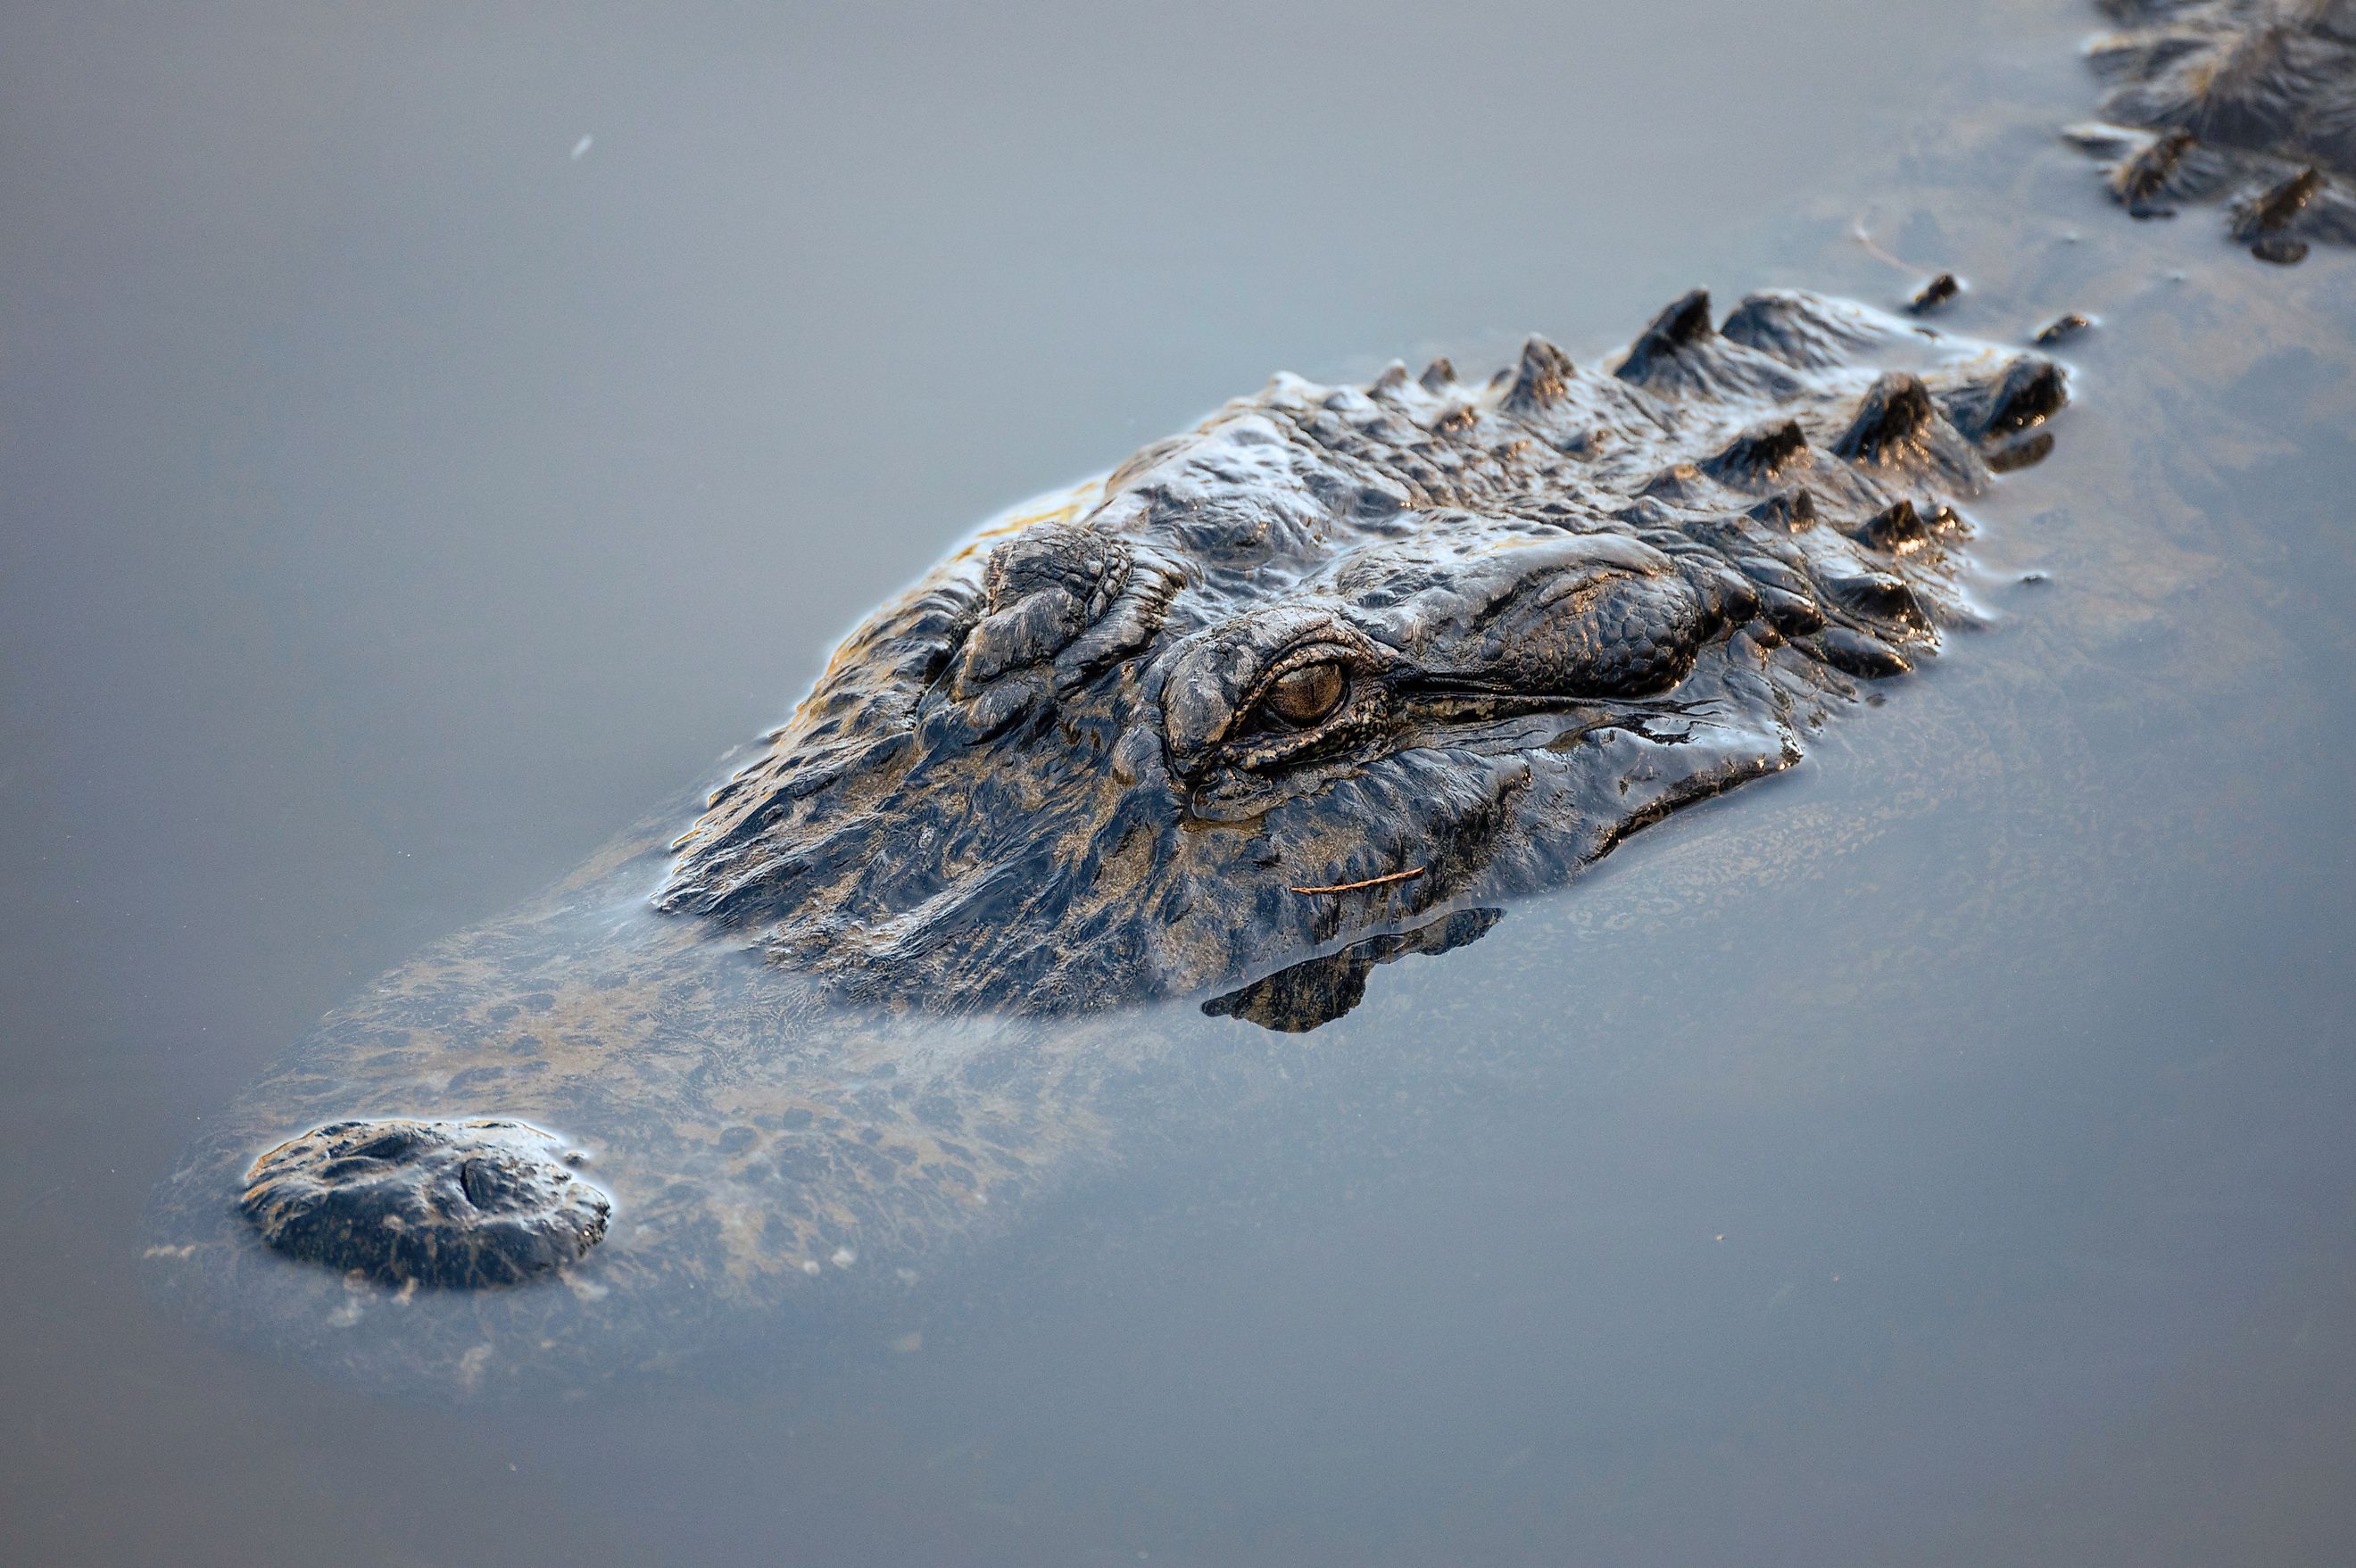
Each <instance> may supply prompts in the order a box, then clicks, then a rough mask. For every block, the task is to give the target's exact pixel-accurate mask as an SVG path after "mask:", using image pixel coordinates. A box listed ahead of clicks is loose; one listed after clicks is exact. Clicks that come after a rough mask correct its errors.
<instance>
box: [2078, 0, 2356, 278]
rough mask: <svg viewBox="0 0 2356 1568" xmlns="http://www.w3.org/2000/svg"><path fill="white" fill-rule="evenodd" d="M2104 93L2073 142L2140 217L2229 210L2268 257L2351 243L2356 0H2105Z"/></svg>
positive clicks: (2100, 62)
mask: <svg viewBox="0 0 2356 1568" xmlns="http://www.w3.org/2000/svg"><path fill="white" fill-rule="evenodd" d="M2102 6H2103V9H2104V12H2105V13H2106V14H2107V15H2108V16H2110V17H2111V19H2112V20H2114V21H2115V22H2116V23H2118V24H2119V28H2118V30H2117V31H2115V32H2112V33H2108V34H2104V36H2102V37H2100V38H2095V39H2094V41H2093V43H2092V44H2090V45H2089V46H2088V48H2087V58H2088V59H2089V60H2090V61H2091V62H2092V64H2093V66H2094V70H2095V72H2096V73H2097V74H2098V75H2099V76H2100V77H2102V78H2103V79H2104V81H2107V82H2108V83H2109V84H2110V85H2109V87H2108V88H2107V90H2106V91H2104V94H2103V97H2102V100H2101V103H2100V106H2099V109H2098V113H2100V114H2101V115H2102V119H2101V120H2100V121H2097V122H2094V123H2090V124H2083V125H2076V126H2072V127H2071V128H2070V130H2069V132H2068V133H2067V134H2068V135H2069V137H2070V139H2071V140H2072V142H2074V143H2075V144H2076V145H2078V146H2080V147H2081V148H2083V149H2084V150H2085V151H2086V152H2088V153H2090V154H2092V155H2094V156H2096V157H2098V158H2100V159H2101V160H2103V164H2104V177H2105V178H2106V180H2107V181H2108V184H2109V187H2110V190H2111V193H2112V195H2113V196H2115V198H2117V199H2118V200H2119V201H2120V203H2121V204H2123V205H2124V206H2125V207H2126V209H2127V210H2128V211H2129V212H2131V213H2133V214H2135V215H2136V217H2138V218H2153V217H2165V216H2172V215H2173V212H2174V209H2175V204H2176V203H2178V202H2180V201H2222V202H2223V203H2224V204H2225V207H2226V209H2227V212H2228V214H2229V218H2228V224H2229V230H2230V232H2231V233H2232V235H2233V238H2234V240H2236V241H2237V242H2241V243H2243V244H2245V245H2247V246H2248V247H2249V249H2250V252H2251V253H2252V254H2254V255H2255V256H2257V257H2258V258H2259V259H2260V260H2262V261H2268V262H2275V263H2284V264H2288V263H2296V262H2298V261H2302V260H2304V259H2305V258H2306V256H2307V253H2308V247H2309V242H2312V241H2325V242H2332V243H2337V244H2351V243H2356V0H2102Z"/></svg>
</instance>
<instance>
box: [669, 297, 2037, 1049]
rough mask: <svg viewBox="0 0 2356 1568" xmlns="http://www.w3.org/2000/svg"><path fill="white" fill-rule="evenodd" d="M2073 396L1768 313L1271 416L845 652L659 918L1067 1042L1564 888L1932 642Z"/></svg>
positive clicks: (1062, 524) (1537, 343) (1835, 315)
mask: <svg viewBox="0 0 2356 1568" xmlns="http://www.w3.org/2000/svg"><path fill="white" fill-rule="evenodd" d="M2060 403H2061V378H2060V374H2059V372H2058V371H2056V370H2055V368H2054V367H2053V366H2052V365H2051V363H2050V362H2048V361H2045V360H2040V359H2037V358H2035V357H2033V356H2024V355H2007V354H2004V353H2000V352H1997V351H1994V350H1990V349H1986V348H1984V347H1983V346H1980V345H1975V344H1969V343H1965V342H1962V341H1959V340H1955V339H1950V338H1940V337H1938V336H1937V335H1936V334H1932V333H1928V332H1925V331H1923V330H1922V329H1920V328H1912V327H1906V326H1901V324H1899V323H1897V322H1895V321H1893V320H1890V319H1889V318H1887V317H1879V316H1876V315H1874V314H1872V313H1869V312H1866V311H1863V310H1860V309H1858V308H1856V307H1853V306H1845V305H1839V304H1836V303H1833V302H1829V301H1826V300H1821V299H1817V298H1815V297H1812V296H1807V295H1796V294H1772V295H1758V296H1754V297H1752V298H1751V299H1749V300H1746V301H1744V302H1743V304H1742V305H1741V306H1740V307H1739V308H1738V309H1737V310H1736V311H1735V312H1734V313H1733V315H1732V316H1731V317H1729V318H1728V319H1727V320H1726V321H1725V323H1724V324H1723V325H1722V326H1719V327H1713V325H1712V322H1711V317H1710V311H1709V303H1708V296H1707V295H1703V294H1701V293H1699V292H1698V291H1697V292H1696V293H1694V294H1692V295H1687V296H1686V297H1685V298H1683V299H1681V300H1679V301H1677V302H1676V304H1674V305H1673V306H1670V307H1669V308H1668V309H1667V310H1666V311H1665V312H1664V313H1663V314H1662V315H1661V316H1660V317H1659V318H1658V319H1656V320H1655V322H1654V323H1653V324H1652V326H1651V327H1650V328H1648V329H1647V330H1646V332H1645V333H1644V336H1643V337H1642V338H1640V339H1639V340H1638V341H1637V342H1636V343H1635V345H1634V346H1633V348H1631V349H1629V350H1627V351H1626V352H1625V353H1624V354H1622V355H1621V356H1619V357H1618V358H1617V359H1616V360H1614V361H1613V362H1612V364H1611V365H1610V367H1609V368H1607V369H1604V370H1600V371H1599V370H1593V369H1588V368H1583V367H1574V366H1573V365H1572V363H1571V362H1570V360H1569V359H1568V358H1567V357H1566V356H1565V355H1564V354H1563V353H1562V352H1561V351H1560V350H1558V349H1556V348H1554V347H1553V346H1552V345H1550V344H1548V343H1547V342H1545V341H1544V340H1543V339H1536V338H1534V339H1532V340H1531V341H1530V343H1529V344H1528V346H1527V348H1526V350H1525V351H1524V353H1523V355H1522V358H1521V360H1520V363H1519V364H1518V365H1517V366H1515V367H1514V368H1513V369H1512V370H1510V371H1501V372H1499V374H1498V375H1497V376H1496V377H1495V378H1494V379H1493V380H1491V381H1488V382H1487V383H1486V384H1485V385H1466V384H1464V383H1462V382H1460V381H1459V380H1458V379H1457V377H1456V375H1455V374H1454V372H1453V371H1452V370H1451V368H1450V366H1449V365H1448V364H1447V362H1446V361H1444V360H1443V361H1440V362H1437V363H1435V364H1433V365H1432V366H1431V368H1430V369H1429V370H1427V371H1424V372H1423V374H1422V375H1421V376H1420V377H1416V378H1412V379H1411V378H1410V377H1409V376H1408V372H1407V371H1406V368H1405V367H1404V366H1394V367H1393V368H1392V369H1391V370H1389V371H1387V372H1385V373H1384V374H1383V375H1382V376H1381V377H1379V378H1378V379H1377V380H1376V381H1374V382H1373V383H1372V384H1370V385H1367V386H1365V387H1343V388H1331V387H1323V386H1316V385H1312V384H1311V383H1309V382H1306V381H1301V380H1298V379H1295V378H1291V377H1280V378H1279V379H1278V380H1277V381H1275V382H1273V383H1272V384H1271V385H1270V386H1269V388H1268V390H1267V391H1266V392H1263V393H1261V394H1260V395H1259V396H1258V397H1256V398H1251V399H1248V400H1242V401H1238V402H1237V403H1230V404H1229V405H1228V406H1227V407H1226V408H1225V409H1223V410H1222V411H1220V412H1219V413H1216V414H1215V415H1214V416H1213V417H1211V418H1210V419H1208V420H1207V421H1205V423H1204V424H1202V425H1200V426H1199V427H1198V428H1196V429H1195V430H1194V431H1192V432H1190V433H1188V434H1186V435H1182V436H1179V437H1176V438H1174V439H1172V440H1168V441H1164V442H1161V443H1158V444H1156V445H1154V446H1149V447H1147V448H1146V449H1145V450H1144V451H1142V452H1141V453H1139V454H1138V455H1137V456H1134V457H1132V458H1130V460H1129V461H1128V462H1127V463H1125V464H1124V465H1122V466H1121V467H1119V469H1118V470H1116V471H1115V472H1113V473H1112V474H1111V475H1110V476H1109V477H1108V478H1105V479H1103V480H1101V481H1099V482H1092V483H1090V484H1088V485H1085V486H1082V487H1080V488H1079V489H1077V490H1076V491H1075V492H1072V493H1071V494H1070V495H1068V496H1067V497H1066V498H1065V499H1063V501H1062V503H1061V504H1059V505H1054V506H1050V507H1047V508H1044V509H1042V510H1034V511H1033V512H1032V513H1029V514H1025V515H1022V516H1018V517H1016V518H1014V519H1012V520H1010V521H1006V522H1004V523H1001V525H999V526H998V527H995V528H991V529H986V530H984V531H983V532H982V533H981V535H980V536H979V537H978V538H976V539H975V540H974V541H972V542H969V544H968V545H967V546H966V547H965V548H964V549H963V550H961V551H960V552H958V553H957V554H955V555H953V556H952V557H951V558H950V559H949V560H948V562H947V563H946V564H943V565H942V566H941V567H939V568H938V569H937V570H936V571H935V572H934V573H933V574H932V575H930V576H928V577H926V579H924V580H923V581H922V582H921V583H919V584H918V585H916V587H915V588H913V589H912V590H910V591H909V592H908V593H907V594H906V595H905V596H903V597H901V598H900V599H898V600H897V601H895V602H894V603H892V604H890V605H888V606H886V607H884V608H883V609H882V610H880V611H879V612H877V613H876V614H875V615H874V616H873V617H872V618H870V619H869V620H868V621H867V622H866V623H865V624H864V625H862V626H861V627H860V628H858V629H857V630H856V631H855V632H854V633H853V634H852V635H851V638H850V639H848V640H847V641H846V642H845V643H844V644H843V646H842V647H841V650H838V651H837V653H836V654H835V656H834V658H833V660H832V661H831V663H830V667H829V668H828V670H827V671H826V673H825V675H824V676H823V677H822V678H821V679H820V680H819V682H818V685H817V687H816V689H815V690H814V691H813V692H812V693H810V694H809V696H808V697H807V698H806V699H805V700H804V701H803V702H802V703H801V704H800V706H799V707H798V710H797V711H796V713H795V714H794V715H793V718H792V720H791V721H790V722H789V723H788V724H787V725H785V726H784V727H783V728H781V729H780V730H778V731H776V732H775V734H774V735H773V736H772V737H771V742H770V746H769V749H768V750H767V752H766V755H764V756H763V757H760V759H759V760H757V761H756V762H755V763H754V764H753V765H752V766H750V767H748V768H744V770H743V771H742V772H740V773H739V774H738V775H737V776H736V777H735V778H734V779H733V780H732V781H731V782H729V783H728V784H727V785H726V786H725V787H724V788H723V789H721V790H720V791H719V792H718V793H717V794H716V795H715V796H714V797H713V798H712V800H711V802H710V810H709V811H708V812H707V814H706V815H705V816H704V817H703V818H702V819H701V821H700V822H698V823H697V824H696V825H695V826H694V828H693V829H692V830H691V832H689V833H688V835H687V836H686V837H685V838H684V839H683V840H682V841H681V843H680V846H679V847H680V850H681V851H682V853H681V854H680V858H679V860H678V862H677V863H676V865H675V866H674V868H673V869H672V872H671V874H670V875H669V880H668V883H667V884H666V886H664V888H663V889H662V891H661V893H660V894H659V898H658V903H659V907H660V908H663V909H664V910H667V911H669V912H672V913H675V914H680V915H686V916H691V917H695V918H700V919H702V920H706V921H711V922H715V923H717V924H719V925H720V926H723V927H725V928H729V929H735V930H738V931H741V932H744V933H746V934H747V935H748V936H750V937H751V938H753V939H754V940H756V941H757V942H758V944H759V945H760V946H761V947H762V948H763V949H764V950H766V952H767V954H768V955H769V956H770V957H771V958H773V959H774V960H776V961H778V962H780V963H783V964H786V965H787V966H789V967H792V968H795V969H798V970H802V971H806V972H811V973H813V974H815V975H817V976H819V977H820V978H822V979H823V980H825V981H827V982H829V983H831V984H832V985H833V986H835V987H837V988H838V989H839V990H840V991H841V992H842V993H846V994H848V995H850V996H851V997H854V998H856V999H859V1000H862V1001H866V1002H871V1003H879V1004H903V1003H905V1004H914V1005H917V1006H921V1007H926V1008H929V1009H940V1010H948V1011H958V1010H965V1009H971V1008H980V1007H988V1008H993V1009H1006V1010H1013V1011H1068V1010H1091V1009H1097V1008H1101V1007H1105V1006H1109V1005H1113V1004H1119V1003H1123V1002H1129V1001H1134V1000H1139V999H1142V998H1148V997H1153V996H1159V995H1169V994H1185V993H1199V992H1204V991H1207V990H1211V989H1214V988H1217V987H1221V986H1225V985H1229V984H1233V983H1238V982H1241V981H1244V980H1247V979H1248V978H1251V977H1253V976H1256V975H1263V974H1266V973H1267V972H1269V971H1270V970H1272V969H1275V968H1277V967H1279V966H1280V965H1283V964H1287V963H1292V962H1295V961H1299V960H1301V958H1302V957H1303V956H1304V955H1308V954H1312V953H1316V952H1319V951H1321V950H1331V949H1333V947H1335V946H1336V945H1337V944H1342V943H1347V942H1350V941H1354V940H1364V939H1365V938H1366V937H1367V936H1368V935H1369V934H1370V933H1379V932H1382V931H1386V930H1400V929H1411V928H1413V927H1416V926H1418V925H1420V924H1424V923H1427V922H1429V921H1430V920H1431V919H1433V918H1439V917H1440V915H1441V914H1443V913H1445V912H1446V911H1448V910H1451V909H1457V908H1469V907H1472V906H1474V905H1478V904H1482V903H1485V902H1489V901H1492V900H1494V899H1497V898H1500V897H1506V896H1508V895H1512V894H1515V893H1522V892H1527V891H1529V890H1532V889H1535V888H1538V887H1542V886H1548V885H1551V884H1554V883H1557V882H1559V881H1561V880H1562V879H1563V878H1564V877H1566V876H1567V875H1569V874H1570V873H1571V872H1572V871H1573V870H1574V869H1575V868H1577V867H1578V866H1579V865H1582V864H1584V863H1586V862H1588V861H1590V860H1592V859H1593V858H1595V857H1596V856H1597V855H1599V854H1602V853H1604V852H1605V851H1606V850H1608V849H1609V848H1610V847H1611V846H1612V843H1615V842H1616V841H1617V840H1618V839H1619V838H1620V837H1622V835H1624V834H1625V833H1627V832H1629V831H1631V830H1632V829H1633V828H1636V827H1638V826H1641V825H1643V824H1644V823H1646V822H1652V821H1655V820H1656V819H1658V818H1660V817H1661V816H1663V815H1664V814H1665V813H1666V812H1669V811H1674V810H1675V809H1676V808H1677V807H1678V806H1680V805H1683V804H1686V803H1687V802H1689V801H1693V800H1699V799H1702V798H1704V797H1706V796H1708V795H1712V794H1715V793H1717V792H1719V791H1720V790H1723V789H1728V788H1730V786H1733V785H1735V784H1739V783H1740V782H1742V781H1744V780H1746V779H1755V778H1758V777H1760V776H1762V775H1764V774H1768V773H1772V772H1774V771H1775V770H1777V769H1779V768H1783V767H1784V766H1786V765H1787V764H1788V763H1790V762H1791V761H1792V760H1794V757H1796V756H1797V755H1798V749H1799V728H1800V727H1801V726H1800V724H1799V722H1798V718H1797V715H1800V714H1804V713H1805V712H1807V711H1809V710H1810V709H1812V708H1813V707H1814V706H1815V705H1816V704H1817V703H1821V701H1822V700H1823V699H1824V698H1825V697H1826V695H1827V694H1833V695H1837V694H1841V693H1847V692H1849V691H1850V690H1852V689H1853V682H1855V681H1858V680H1872V679H1877V678H1880V677H1884V676H1889V675H1893V674H1896V673H1899V672H1901V671H1904V670H1906V669H1907V668H1908V666H1909V663H1910V660H1912V658H1913V657H1914V655H1915V654H1916V653H1917V652H1919V651H1920V650H1924V649H1927V648H1929V647H1931V646H1932V645H1933V643H1934V641H1935V637H1936V627H1937V625H1938V624H1939V623H1940V622H1941V621H1942V620H1943V619H1945V618H1949V617H1951V616H1952V615H1953V614H1954V602H1953V597H1952V595H1951V594H1950V592H1949V589H1948V582H1947V579H1948V575H1949V572H1950V568H1951V564H1952V557H1951V553H1950V549H1949V546H1950V544H1951V543H1952V542H1953V541H1954V539H1955V538H1956V537H1957V535H1958V534H1959V533H1960V532H1961V530H1962V525H1961V523H1960V522H1959V521H1958V520H1957V519H1956V516H1955V514H1954V510H1952V507H1951V506H1950V505H1949V502H1950V501H1951V500H1952V499H1960V498H1964V497H1967V496H1970V495H1972V494H1974V493H1976V492H1977V491H1978V490H1980V489H1982V488H1983V487H1984V486H1985V485H1986V484H1987V482H1988V478H1989V467H1990V458H1991V455H1993V456H1994V458H1995V460H1996V464H1997V466H1999V467H2000V466H2004V465H2005V464H2006V463H2008V462H2019V461H2026V460H2033V459H2034V458H2035V457H2036V456H2040V455H2041V453H2042V451H2043V449H2044V447H2043V444H2044V443H2047V442H2050V437H2048V436H2045V435H2043V434H2042V433H2041V432H2038V431H2036V430H2035V429H2034V427H2035V426H2036V425H2037V424H2040V423H2041V422H2042V421H2043V419H2044V418H2045V417H2046V415H2048V414H2049V413H2051V412H2052V411H2053V410H2054V409H2055V408H2056V407H2058V406H2059V404H2060Z"/></svg>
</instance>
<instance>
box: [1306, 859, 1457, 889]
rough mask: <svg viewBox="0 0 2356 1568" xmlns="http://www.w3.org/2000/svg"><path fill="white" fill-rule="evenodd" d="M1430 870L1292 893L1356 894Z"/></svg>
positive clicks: (1372, 877)
mask: <svg viewBox="0 0 2356 1568" xmlns="http://www.w3.org/2000/svg"><path fill="white" fill-rule="evenodd" d="M1427 869H1429V868H1428V867H1425V866H1420V865H1419V866H1415V867H1413V868H1411V869H1409V870H1407V871H1394V872H1392V873H1391V874H1390V875H1388V876H1369V877H1367V878H1366V879H1365V881H1364V882H1336V883H1335V884H1333V886H1331V887H1293V888H1288V889H1287V891H1288V892H1292V893H1355V892H1356V891H1357V890H1358V889H1359V888H1361V887H1380V886H1385V885H1386V884H1388V883H1392V882H1405V881H1406V880H1407V879H1408V877H1410V876H1421V875H1423V874H1424V872H1425V871H1426V870H1427Z"/></svg>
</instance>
